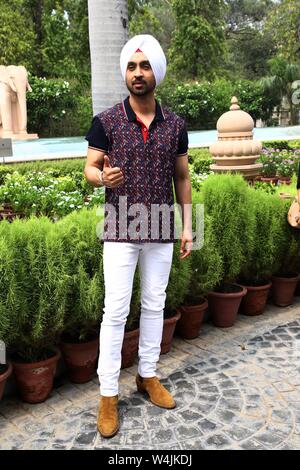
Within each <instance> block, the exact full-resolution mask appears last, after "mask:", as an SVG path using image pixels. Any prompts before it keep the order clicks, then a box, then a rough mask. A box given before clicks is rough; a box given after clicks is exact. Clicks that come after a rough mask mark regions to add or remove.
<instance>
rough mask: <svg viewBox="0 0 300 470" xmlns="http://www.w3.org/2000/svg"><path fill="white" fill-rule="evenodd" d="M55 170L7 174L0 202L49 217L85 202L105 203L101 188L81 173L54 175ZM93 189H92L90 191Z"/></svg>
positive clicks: (85, 203)
mask: <svg viewBox="0 0 300 470" xmlns="http://www.w3.org/2000/svg"><path fill="white" fill-rule="evenodd" d="M55 173H56V172H55V170H48V171H47V172H44V173H41V172H30V173H25V174H23V175H21V174H19V173H18V172H17V171H15V172H13V173H8V174H6V176H5V177H4V181H3V185H2V186H0V202H1V203H4V202H5V203H8V204H10V205H11V206H12V208H13V210H14V211H18V212H22V213H23V214H25V215H26V216H29V215H30V214H36V215H47V216H48V217H51V218H52V219H57V218H59V217H62V216H65V215H67V214H69V213H70V212H73V211H74V210H78V209H81V208H82V207H83V206H84V205H85V206H88V207H92V206H94V205H97V204H102V203H103V202H104V189H103V188H94V189H93V188H92V186H91V185H88V184H87V182H86V179H85V177H84V175H83V173H82V172H74V173H73V174H72V176H70V175H67V176H57V177H55V176H54V175H55ZM92 191H93V192H92Z"/></svg>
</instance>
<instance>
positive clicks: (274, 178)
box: [260, 176, 278, 184]
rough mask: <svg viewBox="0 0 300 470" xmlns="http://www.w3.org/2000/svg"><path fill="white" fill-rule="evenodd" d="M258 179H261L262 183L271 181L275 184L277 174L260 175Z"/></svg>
mask: <svg viewBox="0 0 300 470" xmlns="http://www.w3.org/2000/svg"><path fill="white" fill-rule="evenodd" d="M260 181H262V182H263V183H273V184H277V181H278V178H277V176H270V177H268V176H262V177H261V179H260Z"/></svg>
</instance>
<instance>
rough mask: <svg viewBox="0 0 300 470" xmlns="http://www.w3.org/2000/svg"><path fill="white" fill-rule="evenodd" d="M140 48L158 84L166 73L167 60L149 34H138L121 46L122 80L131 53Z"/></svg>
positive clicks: (157, 43)
mask: <svg viewBox="0 0 300 470" xmlns="http://www.w3.org/2000/svg"><path fill="white" fill-rule="evenodd" d="M138 49H140V50H141V51H142V52H143V53H144V54H145V56H146V57H147V59H148V60H149V62H150V65H151V68H152V71H153V73H154V77H155V81H156V85H159V84H160V83H161V82H162V81H163V79H164V78H165V75H166V70H167V60H166V56H165V54H164V51H163V50H162V47H161V45H160V44H159V42H158V41H157V39H155V38H154V37H153V36H151V35H150V34H139V35H138V36H134V37H133V38H131V39H130V40H129V41H128V42H127V43H126V44H125V46H124V47H123V49H122V52H121V57H120V66H121V72H122V76H123V79H124V81H125V80H126V70H127V65H128V62H129V61H130V59H131V57H132V56H133V54H134V53H135V52H136V51H137V50H138Z"/></svg>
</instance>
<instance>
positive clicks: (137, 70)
mask: <svg viewBox="0 0 300 470" xmlns="http://www.w3.org/2000/svg"><path fill="white" fill-rule="evenodd" d="M134 76H135V77H142V76H143V71H142V69H140V68H139V67H137V68H136V70H135V74H134Z"/></svg>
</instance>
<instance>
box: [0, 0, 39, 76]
mask: <svg viewBox="0 0 300 470" xmlns="http://www.w3.org/2000/svg"><path fill="white" fill-rule="evenodd" d="M22 4H23V1H22V0H10V1H9V2H8V1H7V0H0V24H1V28H0V44H1V47H0V64H2V65H11V64H12V63H13V64H16V63H19V62H22V65H25V66H26V67H28V68H29V69H31V61H32V54H34V31H33V25H32V22H31V21H30V18H28V17H27V16H26V15H24V11H23V7H22Z"/></svg>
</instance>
